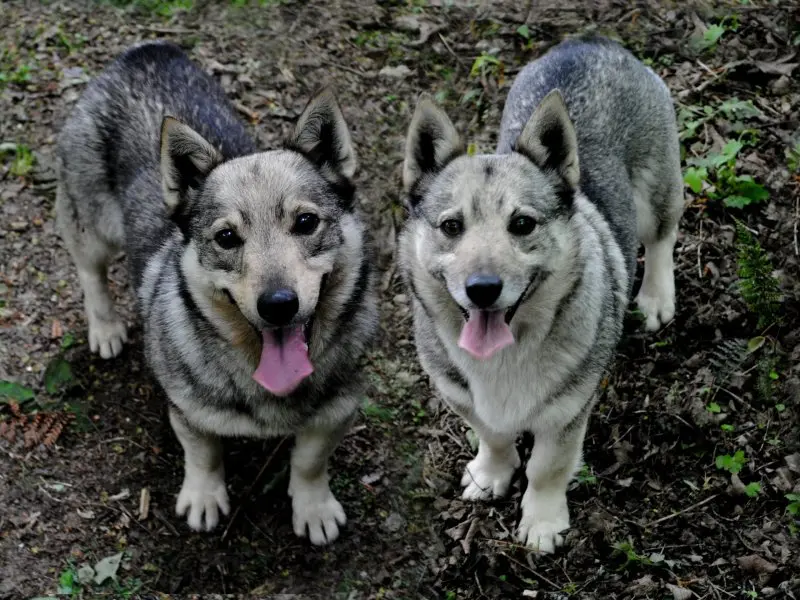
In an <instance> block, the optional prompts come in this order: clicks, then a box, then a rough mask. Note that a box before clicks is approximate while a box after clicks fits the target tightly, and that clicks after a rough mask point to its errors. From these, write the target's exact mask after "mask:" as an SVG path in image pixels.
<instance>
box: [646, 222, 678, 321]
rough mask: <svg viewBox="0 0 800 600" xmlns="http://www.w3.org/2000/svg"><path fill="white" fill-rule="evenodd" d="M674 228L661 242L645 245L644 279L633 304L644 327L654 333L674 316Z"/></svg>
mask: <svg viewBox="0 0 800 600" xmlns="http://www.w3.org/2000/svg"><path fill="white" fill-rule="evenodd" d="M677 238H678V230H677V228H675V229H672V230H671V231H670V232H669V233H667V234H666V235H664V236H663V237H662V238H661V239H658V240H654V241H652V242H650V243H645V250H644V278H643V280H642V287H641V289H640V290H639V294H638V296H636V304H637V305H638V306H639V309H640V310H641V311H642V313H644V316H645V327H646V328H647V330H648V331H655V330H657V329H658V328H659V327H661V326H662V325H665V324H666V323H668V322H669V321H671V320H672V318H673V317H674V316H675V275H674V265H673V258H672V255H673V250H674V248H675V241H676V240H677Z"/></svg>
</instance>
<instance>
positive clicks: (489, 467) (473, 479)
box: [461, 445, 520, 500]
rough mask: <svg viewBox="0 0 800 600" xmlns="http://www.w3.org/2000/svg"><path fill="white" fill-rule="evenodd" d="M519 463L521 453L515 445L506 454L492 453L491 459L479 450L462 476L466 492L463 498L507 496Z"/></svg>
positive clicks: (480, 498) (462, 483) (485, 498)
mask: <svg viewBox="0 0 800 600" xmlns="http://www.w3.org/2000/svg"><path fill="white" fill-rule="evenodd" d="M519 465H520V460H519V454H517V450H516V448H514V446H513V445H512V446H511V449H510V451H509V452H508V454H507V455H506V456H500V457H498V456H497V455H492V458H491V459H488V458H486V455H481V453H480V451H479V452H478V456H476V457H475V458H473V459H472V460H471V461H470V462H469V463H468V464H467V468H466V469H464V475H463V477H461V486H462V487H463V488H464V492H463V493H462V494H461V498H462V499H464V500H489V499H491V498H492V497H495V498H498V497H501V496H505V495H506V492H508V486H509V485H510V484H511V479H512V477H514V472H515V471H516V470H517V469H518V468H519Z"/></svg>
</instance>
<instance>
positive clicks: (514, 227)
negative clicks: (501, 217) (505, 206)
mask: <svg viewBox="0 0 800 600" xmlns="http://www.w3.org/2000/svg"><path fill="white" fill-rule="evenodd" d="M535 227H536V221H535V220H533V219H532V218H531V217H514V218H513V219H511V223H509V224H508V230H509V231H510V232H511V233H513V234H514V235H528V234H529V233H530V232H531V231H533V229H534V228H535Z"/></svg>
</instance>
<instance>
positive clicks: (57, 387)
mask: <svg viewBox="0 0 800 600" xmlns="http://www.w3.org/2000/svg"><path fill="white" fill-rule="evenodd" d="M74 383H75V375H74V374H73V373H72V366H71V365H70V364H69V363H68V362H67V361H66V360H64V359H63V358H61V357H60V356H59V357H56V358H55V359H53V360H52V361H50V364H49V365H47V369H46V370H45V372H44V387H45V389H46V390H47V393H48V394H50V395H51V396H54V395H56V394H58V393H59V392H62V391H64V390H66V389H68V388H69V387H71V386H72V385H73V384H74Z"/></svg>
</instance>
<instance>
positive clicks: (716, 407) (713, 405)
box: [706, 402, 722, 415]
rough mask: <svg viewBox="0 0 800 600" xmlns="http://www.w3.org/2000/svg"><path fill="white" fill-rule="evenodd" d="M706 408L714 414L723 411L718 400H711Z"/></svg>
mask: <svg viewBox="0 0 800 600" xmlns="http://www.w3.org/2000/svg"><path fill="white" fill-rule="evenodd" d="M706 410H707V411H708V412H710V413H711V414H712V415H716V414H719V413H720V412H722V409H721V408H720V406H719V404H717V403H716V402H709V403H708V406H706Z"/></svg>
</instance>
